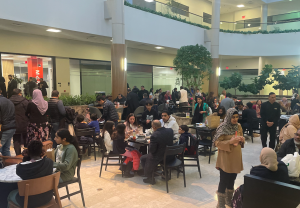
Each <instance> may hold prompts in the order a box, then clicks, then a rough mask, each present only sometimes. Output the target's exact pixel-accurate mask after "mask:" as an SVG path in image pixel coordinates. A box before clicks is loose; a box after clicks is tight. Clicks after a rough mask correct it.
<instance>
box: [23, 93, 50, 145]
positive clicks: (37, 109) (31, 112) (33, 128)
mask: <svg viewBox="0 0 300 208" xmlns="http://www.w3.org/2000/svg"><path fill="white" fill-rule="evenodd" d="M47 110H48V102H47V101H45V100H44V98H43V95H42V92H41V91H40V90H39V89H35V90H34V91H33V94H32V100H31V101H30V102H29V103H28V106H27V110H26V112H25V115H26V116H27V117H28V118H29V124H28V127H27V144H29V142H30V141H31V140H40V141H41V142H44V141H46V140H48V138H49V124H48V121H47V115H46V112H47Z"/></svg>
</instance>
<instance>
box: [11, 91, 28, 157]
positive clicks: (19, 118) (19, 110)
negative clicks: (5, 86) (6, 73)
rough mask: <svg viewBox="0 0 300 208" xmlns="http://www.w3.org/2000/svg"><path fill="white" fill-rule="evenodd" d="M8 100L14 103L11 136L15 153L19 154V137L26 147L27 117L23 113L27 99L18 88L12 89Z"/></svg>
mask: <svg viewBox="0 0 300 208" xmlns="http://www.w3.org/2000/svg"><path fill="white" fill-rule="evenodd" d="M9 100H10V101H11V102H12V103H13V104H14V105H15V117H16V133H15V134H14V136H13V142H14V149H15V152H16V155H20V154H21V139H22V138H23V141H24V146H25V147H27V144H26V137H27V126H28V122H29V120H28V118H27V116H26V115H25V112H26V110H27V106H28V100H27V99H26V98H24V97H23V96H22V92H21V90H20V89H14V90H13V95H12V96H11V97H10V98H9Z"/></svg>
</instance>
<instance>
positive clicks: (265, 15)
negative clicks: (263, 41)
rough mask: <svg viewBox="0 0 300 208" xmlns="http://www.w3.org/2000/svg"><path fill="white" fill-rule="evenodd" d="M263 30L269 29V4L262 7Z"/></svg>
mask: <svg viewBox="0 0 300 208" xmlns="http://www.w3.org/2000/svg"><path fill="white" fill-rule="evenodd" d="M261 23H262V24H261V30H267V29H268V4H263V5H261Z"/></svg>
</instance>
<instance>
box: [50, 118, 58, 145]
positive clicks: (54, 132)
mask: <svg viewBox="0 0 300 208" xmlns="http://www.w3.org/2000/svg"><path fill="white" fill-rule="evenodd" d="M51 126H52V129H51V140H52V142H53V148H54V149H56V147H57V144H56V141H55V140H54V138H55V134H56V132H57V131H58V129H59V122H56V123H51Z"/></svg>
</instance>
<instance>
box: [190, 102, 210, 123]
mask: <svg viewBox="0 0 300 208" xmlns="http://www.w3.org/2000/svg"><path fill="white" fill-rule="evenodd" d="M196 98H197V103H196V105H195V112H194V116H193V119H192V124H195V123H203V122H205V118H206V116H209V107H208V105H207V104H206V103H205V102H204V100H203V97H201V96H200V97H196Z"/></svg>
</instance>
